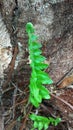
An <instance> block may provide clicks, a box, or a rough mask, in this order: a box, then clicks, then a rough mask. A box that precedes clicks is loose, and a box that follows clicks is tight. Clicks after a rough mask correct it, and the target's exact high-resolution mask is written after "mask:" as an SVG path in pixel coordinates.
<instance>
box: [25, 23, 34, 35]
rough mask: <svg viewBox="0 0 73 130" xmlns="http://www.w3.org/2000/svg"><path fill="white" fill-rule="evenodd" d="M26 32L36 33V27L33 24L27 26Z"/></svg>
mask: <svg viewBox="0 0 73 130" xmlns="http://www.w3.org/2000/svg"><path fill="white" fill-rule="evenodd" d="M26 32H27V33H28V32H30V33H34V27H33V24H32V23H31V22H29V23H27V24H26Z"/></svg>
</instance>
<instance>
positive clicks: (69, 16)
mask: <svg viewBox="0 0 73 130" xmlns="http://www.w3.org/2000/svg"><path fill="white" fill-rule="evenodd" d="M17 6H18V7H17ZM14 11H15V12H14ZM1 12H2V15H3V19H4V21H5V23H6V25H7V28H8V29H9V33H10V34H12V20H13V17H14V16H13V15H12V14H13V12H14V13H16V14H15V17H16V18H15V21H14V22H15V23H14V25H15V24H16V25H15V26H16V27H15V29H16V30H17V41H18V42H21V44H23V46H25V47H26V46H27V45H26V44H27V40H26V33H25V25H26V23H27V22H29V21H30V22H32V23H33V24H34V26H35V29H36V33H37V34H38V35H39V40H40V41H41V42H42V44H43V48H44V47H45V49H43V50H44V52H43V53H44V54H45V56H46V57H47V61H48V59H49V57H51V64H50V69H49V70H50V75H51V76H52V78H53V80H54V82H57V81H58V80H59V79H60V78H61V77H62V76H63V75H64V74H65V73H66V72H67V71H69V70H70V68H71V67H72V66H73V42H72V41H73V29H72V28H73V2H72V0H69V1H68V0H65V1H64V0H62V1H59V0H52V1H47V0H43V1H42V0H38V1H37V0H35V1H32V0H25V1H24V0H22V1H20V0H18V1H17V5H16V3H15V1H13V0H3V1H1ZM17 20H18V23H16V22H17ZM11 37H12V36H11ZM24 51H25V50H24ZM25 58H26V57H25Z"/></svg>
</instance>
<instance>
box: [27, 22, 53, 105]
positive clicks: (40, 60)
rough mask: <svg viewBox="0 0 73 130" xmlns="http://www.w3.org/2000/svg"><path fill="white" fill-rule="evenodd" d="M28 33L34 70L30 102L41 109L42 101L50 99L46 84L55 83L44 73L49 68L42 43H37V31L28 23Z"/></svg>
mask: <svg viewBox="0 0 73 130" xmlns="http://www.w3.org/2000/svg"><path fill="white" fill-rule="evenodd" d="M26 32H27V33H28V36H29V41H28V47H29V56H30V61H31V63H30V67H31V68H32V72H31V78H30V85H29V89H30V97H29V99H30V102H31V103H32V104H33V105H34V106H35V107H39V104H40V103H41V102H42V99H50V92H49V91H48V89H46V88H45V86H44V84H52V83H53V81H52V79H51V78H50V76H49V75H48V74H47V73H46V72H44V69H46V68H47V67H48V65H47V64H45V63H44V61H45V59H46V58H45V57H44V56H42V51H41V50H40V48H41V47H42V45H41V43H39V42H38V41H37V39H38V36H36V35H35V34H34V32H35V30H34V27H33V25H32V23H27V25H26Z"/></svg>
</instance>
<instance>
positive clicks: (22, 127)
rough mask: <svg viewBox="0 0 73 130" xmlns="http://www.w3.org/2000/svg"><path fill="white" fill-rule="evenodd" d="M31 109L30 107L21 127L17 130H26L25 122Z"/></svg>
mask: <svg viewBox="0 0 73 130" xmlns="http://www.w3.org/2000/svg"><path fill="white" fill-rule="evenodd" d="M31 109H32V106H30V109H29V111H28V113H27V115H26V117H25V118H24V120H23V124H22V126H21V127H20V129H19V130H23V129H25V128H26V121H27V118H28V116H29V113H30V111H31Z"/></svg>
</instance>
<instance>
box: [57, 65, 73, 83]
mask: <svg viewBox="0 0 73 130" xmlns="http://www.w3.org/2000/svg"><path fill="white" fill-rule="evenodd" d="M72 70H73V67H72V68H71V69H70V70H69V71H68V72H67V73H66V74H65V75H64V76H63V77H62V78H61V79H60V80H59V81H58V82H57V83H56V84H55V85H56V86H58V85H59V84H60V83H61V82H62V81H63V80H64V78H65V77H66V76H67V75H68V74H69V73H70V72H71V71H72Z"/></svg>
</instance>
